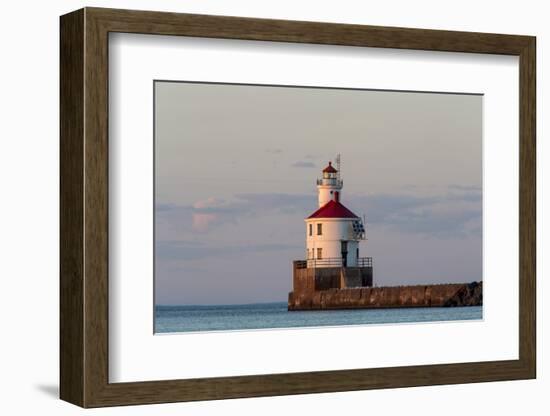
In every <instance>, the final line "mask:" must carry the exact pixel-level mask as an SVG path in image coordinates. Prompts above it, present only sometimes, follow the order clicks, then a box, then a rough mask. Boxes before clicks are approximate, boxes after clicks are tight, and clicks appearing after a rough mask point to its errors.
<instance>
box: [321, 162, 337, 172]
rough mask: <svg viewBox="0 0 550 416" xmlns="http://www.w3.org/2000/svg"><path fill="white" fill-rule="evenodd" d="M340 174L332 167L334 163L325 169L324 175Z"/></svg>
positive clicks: (330, 163) (329, 163)
mask: <svg viewBox="0 0 550 416" xmlns="http://www.w3.org/2000/svg"><path fill="white" fill-rule="evenodd" d="M336 172H338V171H337V170H336V169H334V167H333V166H332V162H328V166H327V167H326V168H324V169H323V173H336Z"/></svg>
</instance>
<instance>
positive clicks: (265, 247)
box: [155, 240, 302, 260]
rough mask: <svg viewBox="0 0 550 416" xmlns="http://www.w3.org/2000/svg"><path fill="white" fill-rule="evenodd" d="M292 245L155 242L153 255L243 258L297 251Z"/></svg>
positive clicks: (190, 258) (197, 258)
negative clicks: (252, 255) (250, 255)
mask: <svg viewBox="0 0 550 416" xmlns="http://www.w3.org/2000/svg"><path fill="white" fill-rule="evenodd" d="M301 248H302V246H298V245H294V244H252V245H238V246H235V245H227V246H215V245H208V244H204V243H201V242H195V241H179V240H171V241H157V243H156V246H155V249H156V251H155V253H156V256H157V258H158V259H160V260H201V259H206V258H212V257H216V258H219V257H231V256H244V255H247V254H251V253H265V252H272V251H284V250H299V249H301Z"/></svg>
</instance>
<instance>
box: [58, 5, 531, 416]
mask: <svg viewBox="0 0 550 416" xmlns="http://www.w3.org/2000/svg"><path fill="white" fill-rule="evenodd" d="M60 29H61V44H60V47H61V50H60V52H61V58H60V65H61V78H60V81H61V91H60V102H61V104H60V106H61V120H60V130H61V155H60V156H61V172H60V173H61V179H60V180H61V182H60V186H61V200H60V204H61V218H60V220H61V231H60V232H61V243H60V244H61V246H60V251H61V257H60V261H61V268H60V279H61V283H60V380H61V381H60V384H61V385H60V396H61V399H63V400H66V401H68V402H71V403H74V404H76V405H79V406H82V407H101V406H115V405H131V404H146V403H163V402H178V401H191V400H213V399H226V398H239V397H257V396H271V395H287V394H303V393H321V392H338V391H351V390H363V389H378V388H396V387H410V386H426V385H440V384H454V383H474V382H487V381H498V380H518V379H530V378H535V377H536V332H535V331H536V325H535V322H536V321H535V319H536V317H535V313H536V290H535V280H536V279H535V251H536V250H535V249H536V235H535V224H536V222H535V221H536V204H535V202H536V194H535V188H536V186H535V185H536V182H535V180H536V179H535V127H536V122H535V105H536V97H535V50H536V47H535V38H534V37H531V36H517V35H501V34H486V33H469V32H452V31H439V30H422V29H405V28H393V27H377V26H362V25H349V24H333V23H315V22H298V21H286V20H268V19H254V18H240V17H225V16H207V15H190V14H177V13H164V12H148V11H130V10H114V9H100V8H85V9H81V10H78V11H75V12H72V13H69V14H67V15H64V16H62V17H61V21H60ZM110 32H126V33H141V34H154V35H174V36H193V37H207V38H225V39H246V40H259V41H278V42H297V43H311V44H329V45H347V46H359V47H361V46H368V47H380V48H397V49H416V50H429V51H447V52H468V53H483V54H503V55H515V56H518V57H519V66H520V80H519V86H520V87H519V88H520V91H519V97H520V100H519V101H520V108H519V119H520V143H519V151H520V178H519V184H520V185H519V190H518V191H519V201H520V206H519V212H520V219H519V233H520V241H519V247H520V252H519V262H520V265H519V270H518V273H519V311H520V313H519V359H518V360H508V361H490V362H471V363H458V364H437V365H415V366H406V367H390V368H367V369H354V370H339V371H319V372H307V373H288V374H265V375H253V376H237V377H217V378H202V379H181V380H169V381H146V382H132V383H109V379H108V361H109V354H108V299H109V297H108V287H109V285H108V281H109V280H108V279H109V276H108V222H109V217H108V171H109V169H108V140H109V138H108V65H109V62H108V34H109V33H110Z"/></svg>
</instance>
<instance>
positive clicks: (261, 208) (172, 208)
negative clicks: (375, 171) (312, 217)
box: [156, 193, 315, 233]
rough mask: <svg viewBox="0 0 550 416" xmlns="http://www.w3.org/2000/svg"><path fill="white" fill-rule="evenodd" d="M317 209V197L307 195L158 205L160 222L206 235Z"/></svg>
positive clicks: (251, 196) (248, 195)
mask: <svg viewBox="0 0 550 416" xmlns="http://www.w3.org/2000/svg"><path fill="white" fill-rule="evenodd" d="M314 207H315V196H314V195H306V194H285V193H264V194H253V193H243V194H236V195H235V196H234V198H233V199H231V200H223V199H219V198H215V197H209V198H207V199H202V200H198V201H195V202H194V203H193V204H191V205H177V204H171V203H158V204H157V205H156V215H157V221H158V222H164V223H166V224H167V225H168V224H178V225H179V226H180V227H183V228H186V227H187V228H188V229H189V228H190V229H191V230H193V231H196V232H200V233H206V232H210V231H211V230H213V229H214V226H219V225H223V224H229V223H231V224H236V223H238V222H240V221H242V220H244V219H246V218H256V217H260V216H265V215H274V214H293V213H294V214H296V215H297V217H298V218H299V217H300V216H304V215H305V213H307V212H308V211H311V210H312V209H313V208H314Z"/></svg>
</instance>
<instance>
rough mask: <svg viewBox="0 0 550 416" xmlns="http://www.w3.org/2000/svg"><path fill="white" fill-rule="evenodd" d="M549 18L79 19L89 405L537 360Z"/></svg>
mask: <svg viewBox="0 0 550 416" xmlns="http://www.w3.org/2000/svg"><path fill="white" fill-rule="evenodd" d="M535 106H536V97H535V38H534V37H530V36H518V35H500V34H486V33H467V32H452V31H435V30H422V29H404V28H390V27H375V26H362V25H347V24H329V23H316V22H296V21H284V20H268V19H252V18H240V17H227V16H206V15H189V14H176V13H160V12H146V11H129V10H113V9H98V8H85V9H82V10H78V11H75V12H72V13H70V14H67V15H65V16H62V17H61V305H60V323H61V334H60V337H61V338H60V340H61V351H60V358H61V368H60V371H61V388H60V395H61V398H62V399H63V400H66V401H69V402H71V403H74V404H77V405H80V406H82V407H101V406H114V405H127V404H145V403H162V402H176V401H189V400H212V399H223V398H237V397H257V396H267V395H285V394H300V393H316V392H335V391H349V390H361V389H374V388H395V387H409V386H421V385H436V384H454V383H470V382H484V381H499V380H514V379H528V378H534V377H535V376H536V333H535V310H536V305H535V298H536V296H535V295H536V291H535V280H536V279H535V244H536V238H535V217H536V212H535V159H536V157H535V156H536V155H535Z"/></svg>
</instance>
